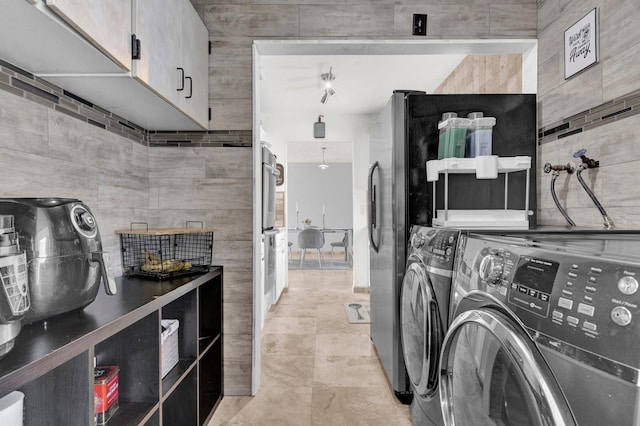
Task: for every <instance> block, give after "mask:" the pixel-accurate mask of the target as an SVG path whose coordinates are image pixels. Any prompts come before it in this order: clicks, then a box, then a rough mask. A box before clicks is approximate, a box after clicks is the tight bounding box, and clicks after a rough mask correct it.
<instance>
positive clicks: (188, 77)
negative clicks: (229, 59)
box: [182, 0, 209, 127]
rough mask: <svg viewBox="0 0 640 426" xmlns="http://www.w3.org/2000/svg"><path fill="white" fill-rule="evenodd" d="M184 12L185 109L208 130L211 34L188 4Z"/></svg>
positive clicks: (189, 3) (187, 2)
mask: <svg viewBox="0 0 640 426" xmlns="http://www.w3.org/2000/svg"><path fill="white" fill-rule="evenodd" d="M182 4H183V8H182V64H183V67H184V70H185V91H183V92H182V96H183V97H182V109H183V110H184V111H185V112H186V113H187V114H188V115H189V116H190V117H192V118H193V119H194V120H195V121H196V122H198V123H199V124H201V125H202V126H204V127H207V126H208V123H209V110H208V104H209V31H208V30H207V27H206V26H205V25H204V23H202V20H201V19H200V17H199V16H198V13H197V12H196V10H195V9H194V8H193V6H191V2H189V1H188V0H186V1H183V2H182Z"/></svg>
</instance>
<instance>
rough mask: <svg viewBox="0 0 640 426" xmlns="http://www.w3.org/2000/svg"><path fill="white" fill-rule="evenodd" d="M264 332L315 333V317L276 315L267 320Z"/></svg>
mask: <svg viewBox="0 0 640 426" xmlns="http://www.w3.org/2000/svg"><path fill="white" fill-rule="evenodd" d="M263 333H264V334H271V333H275V334H282V333H288V334H315V333H316V319H315V318H295V317H293V318H287V317H275V318H271V319H269V320H268V321H267V322H265V325H264V329H263Z"/></svg>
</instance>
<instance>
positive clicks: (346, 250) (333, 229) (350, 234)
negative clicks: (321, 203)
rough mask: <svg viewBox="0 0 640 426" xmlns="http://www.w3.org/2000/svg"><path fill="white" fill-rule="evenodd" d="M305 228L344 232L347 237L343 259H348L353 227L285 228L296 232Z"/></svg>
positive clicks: (331, 232)
mask: <svg viewBox="0 0 640 426" xmlns="http://www.w3.org/2000/svg"><path fill="white" fill-rule="evenodd" d="M307 228H316V229H319V230H320V231H322V233H323V234H345V236H346V237H347V244H346V246H345V250H344V251H345V253H344V260H345V261H349V260H350V258H351V256H352V251H351V248H352V247H353V229H352V228H320V227H314V226H305V227H301V228H287V231H288V232H293V233H298V232H301V231H303V230H305V229H307Z"/></svg>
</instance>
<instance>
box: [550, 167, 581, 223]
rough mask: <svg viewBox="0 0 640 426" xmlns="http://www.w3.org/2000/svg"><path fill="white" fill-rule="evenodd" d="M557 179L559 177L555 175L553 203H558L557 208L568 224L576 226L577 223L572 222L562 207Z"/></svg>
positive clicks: (552, 187) (552, 181)
mask: <svg viewBox="0 0 640 426" xmlns="http://www.w3.org/2000/svg"><path fill="white" fill-rule="evenodd" d="M557 177H558V175H557V174H555V173H554V174H553V177H552V178H551V196H552V197H553V202H554V203H556V207H557V208H558V210H560V213H562V216H563V217H564V218H565V219H566V220H567V222H569V225H571V226H576V223H575V222H574V221H573V220H571V218H570V217H569V215H568V214H567V212H566V210H565V209H563V208H562V206H561V205H560V201H558V196H557V195H556V179H557Z"/></svg>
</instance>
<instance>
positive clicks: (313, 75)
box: [252, 39, 537, 392]
mask: <svg viewBox="0 0 640 426" xmlns="http://www.w3.org/2000/svg"><path fill="white" fill-rule="evenodd" d="M504 53H519V54H522V55H523V61H522V62H523V72H522V74H523V84H522V87H523V92H525V93H535V92H536V86H537V41H536V40H535V39H524V40H426V41H420V42H417V41H416V40H406V41H388V40H387V41H384V40H366V41H357V40H325V41H317V40H291V41H283V40H260V41H254V44H253V119H254V121H253V134H254V144H253V145H254V170H257V168H259V167H260V164H261V159H260V149H259V147H260V141H261V137H260V135H261V128H262V124H263V121H264V119H265V118H267V115H268V111H263V99H262V96H263V94H264V90H263V89H264V87H265V85H266V84H268V77H269V76H268V71H267V69H266V68H265V67H263V65H265V66H266V65H268V63H269V62H272V61H277V60H281V61H284V63H285V64H286V67H287V70H292V71H295V70H296V69H298V70H300V71H304V69H303V68H304V67H303V65H301V64H303V63H305V62H306V63H314V62H313V61H312V59H313V58H320V57H326V58H327V59H326V60H325V62H317V61H316V62H315V65H309V66H310V67H312V68H311V69H307V70H306V74H305V75H304V76H302V77H300V78H299V79H297V80H293V81H291V83H292V84H296V85H298V86H304V88H305V89H306V90H309V92H308V93H309V94H308V95H307V96H306V97H305V99H306V98H309V99H311V100H312V101H313V102H315V103H316V104H317V105H316V106H317V108H316V109H315V111H313V112H311V111H302V110H301V109H299V110H298V112H299V115H298V116H297V117H296V118H295V119H292V120H290V123H291V126H294V127H295V126H300V128H301V129H302V131H306V132H308V136H306V137H305V138H299V137H298V136H295V135H294V134H293V131H292V130H291V128H289V129H288V130H287V129H282V128H279V129H278V130H277V132H287V138H286V140H289V141H292V140H294V141H295V140H297V141H300V142H304V141H313V140H314V138H313V133H312V129H313V123H314V122H315V121H317V119H318V115H319V114H320V115H324V116H325V120H324V121H326V120H329V118H330V117H331V116H332V115H333V117H331V121H332V122H334V123H337V122H340V121H341V120H340V119H339V117H343V119H344V121H345V122H349V121H350V122H353V123H357V128H355V129H353V130H352V134H353V135H355V136H354V137H353V138H351V143H352V149H351V155H352V170H353V171H352V177H353V180H352V181H353V183H352V185H353V205H352V208H353V251H354V258H353V282H354V287H359V286H363V287H367V286H368V284H369V267H368V266H369V256H368V253H369V248H368V244H369V242H368V228H367V214H366V210H367V208H366V205H367V194H366V187H367V170H368V167H369V164H368V155H369V153H368V129H369V125H370V124H371V123H372V122H373V121H374V120H375V118H376V116H377V113H378V112H379V110H380V109H381V107H380V109H379V110H375V108H374V109H371V110H367V111H364V112H362V113H360V114H352V115H351V116H349V114H348V113H346V112H345V111H339V109H338V105H339V103H338V102H337V100H338V99H340V98H341V97H346V96H347V95H346V94H347V93H349V92H350V91H349V85H347V83H346V81H348V79H347V77H346V76H347V75H348V74H347V73H346V72H343V73H342V74H341V73H340V72H341V71H340V70H339V66H335V65H334V64H335V63H337V62H335V61H337V60H338V59H342V60H346V61H352V62H355V63H362V62H364V60H365V59H370V58H373V59H378V60H379V62H378V65H376V66H369V67H368V68H367V67H366V66H365V68H364V69H361V70H360V74H359V75H358V76H357V78H358V80H365V77H367V78H374V83H373V85H371V86H370V87H369V88H368V89H367V90H368V92H359V93H360V98H363V97H364V96H365V94H372V93H376V94H380V95H381V96H382V97H383V99H384V101H386V100H387V99H388V98H389V97H390V96H391V92H392V90H394V89H415V90H425V89H424V88H422V86H420V87H415V86H414V84H413V83H412V81H413V80H410V74H411V75H415V74H417V75H421V76H423V77H424V78H425V79H426V78H427V77H433V76H434V75H437V73H438V70H440V72H444V73H445V75H446V73H448V72H450V69H447V68H446V67H445V68H444V71H442V69H440V68H439V66H440V65H443V63H444V62H447V61H450V63H455V61H456V58H458V59H457V60H458V61H459V60H460V58H461V57H464V56H465V55H471V54H504ZM417 56H423V57H424V56H428V57H429V59H431V63H430V64H429V65H427V66H415V65H412V66H407V65H404V66H401V68H402V69H404V70H405V71H410V74H401V72H400V71H398V70H397V69H396V70H392V71H388V70H387V69H386V68H383V66H385V65H389V64H395V65H397V64H401V63H402V61H403V60H410V59H416V57H417ZM331 57H333V58H335V59H330V58H331ZM314 66H315V68H313V67H314ZM332 66H335V68H333V72H334V73H335V74H336V80H335V85H336V95H335V96H334V97H333V98H332V99H330V100H329V102H328V103H327V104H326V105H321V103H320V100H321V95H322V93H321V89H322V88H321V83H322V82H321V79H320V75H321V74H322V73H324V72H327V71H328V69H327V68H328V67H332ZM450 66H451V65H450ZM343 69H345V68H343ZM398 75H401V76H403V78H402V79H400V82H398V81H397V80H396V81H394V82H393V85H392V86H390V87H391V88H389V87H387V86H385V84H386V83H387V82H388V81H389V80H391V78H392V77H393V76H396V77H397V76H398ZM289 80H291V79H289ZM407 85H409V86H407ZM410 86H413V87H410ZM277 90H280V92H278V93H277V95H278V97H286V96H285V95H286V93H287V91H286V90H284V91H283V90H282V89H277ZM314 90H315V92H314ZM356 96H358V95H357V93H356ZM334 100H335V101H336V102H334V103H332V101H334ZM321 107H322V109H321V110H320V111H321V112H322V111H325V113H324V114H322V113H321V112H320V113H319V112H318V110H319V109H320V108H321ZM329 107H333V109H329ZM327 111H328V112H327ZM355 115H357V116H358V117H357V119H355ZM334 119H335V120H334ZM265 124H266V122H265ZM287 127H290V126H287ZM330 128H331V127H330V126H329V124H327V129H328V130H329V129H330ZM328 130H327V136H329V131H328ZM267 134H268V132H267ZM276 139H277V138H276ZM345 139H346V138H345ZM345 139H342V140H343V141H344V140H345ZM271 143H273V144H274V145H275V144H277V143H278V142H277V141H276V140H275V139H274V140H273V141H272V142H271ZM274 149H275V147H274ZM311 151H313V150H311ZM281 152H282V154H281V158H280V159H281V160H283V161H285V162H286V161H287V159H286V157H287V154H286V152H287V150H286V148H285V149H284V150H283V151H281ZM316 155H317V154H316ZM282 157H284V158H282ZM254 176H255V182H254V185H255V186H254V205H255V206H259V205H261V200H260V197H261V191H260V188H261V184H262V183H261V181H260V180H261V178H260V173H254ZM287 202H288V203H291V202H295V200H287V199H286V196H285V203H287ZM285 208H286V207H285ZM259 217H260V215H259V214H258V215H256V214H254V259H255V262H254V274H253V275H254V278H253V280H254V318H258V317H259V315H260V314H261V313H260V312H259V307H260V306H262V303H261V291H260V283H261V280H262V277H261V269H260V264H259V261H260V246H261V244H260V231H261V229H260V223H259ZM290 219H291V218H289V223H291V222H290ZM294 220H295V218H294ZM252 353H253V382H252V392H254V391H257V389H258V387H259V378H260V330H259V325H256V322H255V321H254V330H253V347H252Z"/></svg>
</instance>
